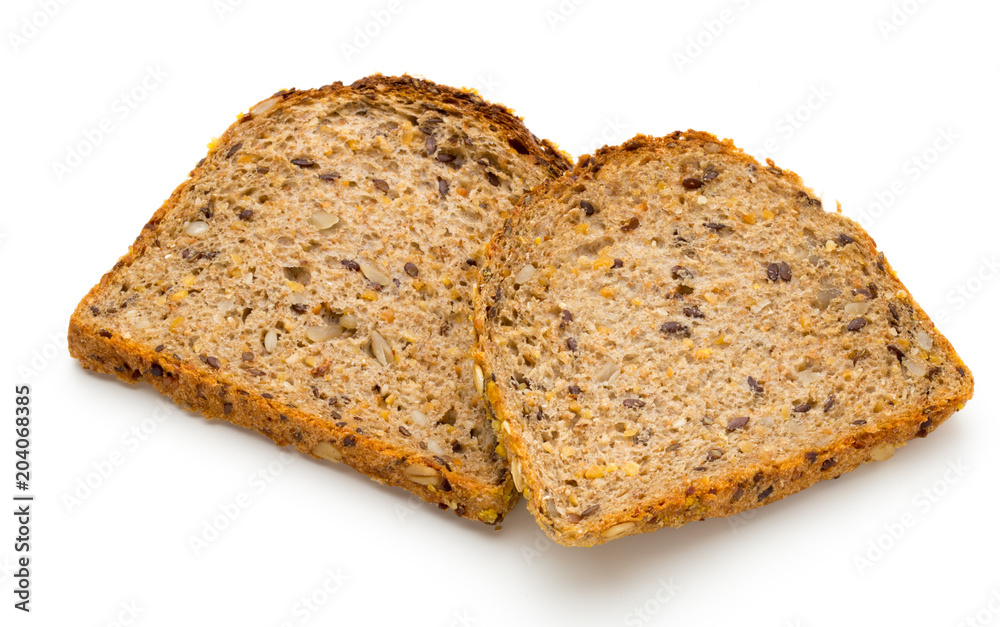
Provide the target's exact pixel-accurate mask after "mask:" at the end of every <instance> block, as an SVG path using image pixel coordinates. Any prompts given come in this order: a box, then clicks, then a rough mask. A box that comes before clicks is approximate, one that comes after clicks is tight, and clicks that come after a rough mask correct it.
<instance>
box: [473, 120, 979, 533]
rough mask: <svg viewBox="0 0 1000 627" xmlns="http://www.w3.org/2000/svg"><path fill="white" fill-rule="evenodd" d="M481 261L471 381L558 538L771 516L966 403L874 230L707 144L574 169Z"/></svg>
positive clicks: (941, 342)
mask: <svg viewBox="0 0 1000 627" xmlns="http://www.w3.org/2000/svg"><path fill="white" fill-rule="evenodd" d="M486 257H487V260H486V265H485V266H484V268H483V269H482V272H481V277H482V279H481V283H480V286H479V289H478V291H477V297H476V298H477V301H476V330H477V332H478V335H479V353H478V355H477V367H478V368H479V370H477V371H476V372H475V375H476V377H477V384H478V385H479V387H480V388H481V389H482V391H483V393H484V396H485V398H486V400H487V403H488V410H489V411H490V412H491V414H492V416H493V418H494V421H493V424H494V426H495V429H496V430H497V432H498V434H499V439H500V443H501V445H502V446H503V447H504V449H505V450H506V454H507V455H508V456H509V457H510V459H511V472H512V474H513V476H514V481H515V484H516V486H517V488H518V489H519V490H523V492H524V495H525V498H526V500H527V504H528V507H529V509H530V510H531V512H532V514H533V515H534V516H535V517H536V518H537V520H538V522H539V523H540V525H541V526H542V528H543V529H544V530H545V532H546V533H547V534H548V535H549V536H551V537H552V538H553V539H554V540H556V541H558V542H560V543H562V544H566V545H581V546H589V545H594V544H600V543H603V542H606V541H608V540H611V539H614V538H618V537H622V536H626V535H631V534H636V533H642V532H647V531H651V530H655V529H657V528H660V527H663V526H679V525H681V524H684V523H686V522H689V521H692V520H699V519H704V518H707V517H712V516H726V515H730V514H735V513H737V512H741V511H744V510H747V509H751V508H754V507H758V506H760V505H763V504H766V503H770V502H773V501H776V500H778V499H781V498H783V497H785V496H788V495H789V494H792V493H794V492H797V491H799V490H801V489H803V488H805V487H807V486H809V485H812V484H814V483H816V482H817V481H820V480H822V479H828V478H835V477H837V476H839V475H841V474H842V473H844V472H847V471H849V470H852V469H853V468H855V467H857V466H858V465H859V464H861V463H863V462H867V461H880V460H885V459H888V458H889V457H891V456H892V454H893V452H894V450H895V449H896V448H897V447H899V446H902V445H903V444H904V443H906V442H907V441H908V440H910V439H911V438H914V437H923V436H925V435H927V433H929V432H930V431H932V430H934V429H935V428H937V427H938V426H939V425H940V424H941V422H942V421H944V420H945V419H946V418H947V417H948V416H949V415H951V414H952V413H953V412H954V411H956V410H957V409H959V408H961V407H962V405H963V404H964V403H965V402H966V401H967V400H968V399H969V398H971V396H972V391H973V378H972V374H971V373H970V372H969V370H968V369H967V368H966V367H965V365H964V364H963V363H962V361H961V360H960V359H959V357H958V355H957V354H956V353H955V351H954V349H953V348H952V346H951V344H950V343H949V342H948V340H947V339H946V338H945V337H944V336H943V335H941V334H940V333H939V332H938V331H937V330H936V329H935V328H934V325H933V323H932V322H931V321H930V319H929V318H928V316H927V315H926V314H925V313H924V311H923V310H922V309H921V308H920V307H919V306H918V305H917V303H916V302H915V301H914V300H913V297H912V296H911V295H910V293H909V292H908V291H907V289H906V288H905V287H904V286H903V284H902V283H901V282H900V281H899V280H898V279H897V278H896V275H895V273H894V272H893V270H892V269H891V267H890V266H889V263H888V262H887V261H886V260H885V257H884V255H883V254H882V253H880V252H878V251H877V250H876V247H875V242H874V241H873V240H872V239H871V237H869V236H868V234H867V233H865V232H864V231H863V230H862V229H861V227H860V226H858V225H857V224H856V223H854V222H852V221H851V220H849V219H847V218H844V217H843V216H841V215H839V213H831V212H827V211H824V210H823V208H822V206H821V203H820V201H819V200H818V199H817V198H816V197H815V194H814V192H812V191H811V190H810V189H808V188H806V187H805V186H804V185H803V183H802V181H801V179H800V178H799V177H798V176H797V175H796V174H794V173H793V172H790V171H788V170H782V169H780V168H778V167H776V166H774V165H773V163H771V162H770V161H768V163H767V164H766V165H762V164H760V163H758V162H756V161H755V160H754V159H753V158H751V157H749V156H748V155H746V154H744V153H743V152H742V151H741V150H739V149H737V148H736V147H735V146H734V145H733V144H732V142H730V141H728V140H720V139H717V138H716V137H714V136H712V135H709V134H707V133H701V132H695V131H688V132H686V133H682V132H676V133H674V134H672V135H670V136H667V137H663V138H650V137H645V136H638V137H636V138H634V139H632V140H630V141H628V142H626V143H625V144H624V145H622V146H620V147H615V148H604V149H601V150H599V151H598V152H597V153H596V154H595V155H594V156H593V157H589V156H587V157H583V158H581V160H580V162H579V163H578V165H577V166H576V168H575V169H574V170H573V171H572V172H570V173H567V174H566V175H564V176H563V177H561V178H560V179H558V180H556V181H555V182H552V183H546V184H544V185H543V186H541V187H539V188H538V189H536V190H534V191H533V192H532V194H531V195H530V197H525V198H524V199H523V201H522V205H521V206H520V207H519V208H518V210H517V212H516V214H515V216H514V217H513V218H512V219H510V220H507V222H506V224H505V226H504V228H503V229H502V231H501V232H500V233H498V234H497V235H496V237H495V238H494V239H493V240H492V241H491V243H490V244H489V245H488V247H487V253H486Z"/></svg>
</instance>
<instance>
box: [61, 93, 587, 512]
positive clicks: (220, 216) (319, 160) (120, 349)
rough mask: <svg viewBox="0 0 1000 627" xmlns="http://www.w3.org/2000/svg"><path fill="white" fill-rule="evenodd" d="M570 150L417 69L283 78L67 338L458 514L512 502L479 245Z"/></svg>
mask: <svg viewBox="0 0 1000 627" xmlns="http://www.w3.org/2000/svg"><path fill="white" fill-rule="evenodd" d="M569 167H570V164H569V162H567V161H566V159H565V158H564V157H563V155H562V154H561V153H560V152H559V151H558V150H557V149H556V148H555V147H554V146H552V145H551V144H550V143H549V142H547V141H543V140H539V139H538V138H536V137H535V136H533V135H532V134H531V133H530V132H528V131H527V129H525V128H524V126H523V125H522V123H521V121H520V119H519V118H517V117H515V116H514V115H513V114H511V113H510V112H509V111H508V110H507V109H505V108H503V107H501V106H498V105H493V104H490V103H487V102H485V101H483V100H482V99H481V98H480V97H479V96H477V95H475V94H473V93H470V92H466V91H461V90H456V89H452V88H448V87H444V86H441V85H435V84H434V83H431V82H428V81H423V80H418V79H413V78H409V77H400V78H397V77H385V76H372V77H368V78H365V79H362V80H360V81H358V82H356V83H355V84H353V85H351V86H344V85H341V84H339V83H337V84H333V85H329V86H327V87H323V88H319V89H312V90H306V91H296V90H287V91H282V92H279V93H277V94H275V95H274V96H273V97H271V98H268V99H266V100H264V101H262V102H260V103H258V104H257V105H256V106H254V107H253V108H252V109H251V110H250V112H249V113H247V114H245V115H243V116H242V117H240V119H239V120H238V121H237V122H236V123H235V124H233V125H232V126H231V127H230V128H229V129H228V130H227V131H226V132H225V133H224V134H223V135H222V137H221V138H219V139H218V140H217V142H215V143H214V145H213V146H212V147H210V151H209V153H208V156H207V157H206V158H205V159H203V160H202V162H200V163H199V164H198V166H197V167H196V168H195V169H194V170H193V171H192V172H191V173H190V175H189V177H188V179H187V180H186V181H185V182H184V183H182V184H181V185H180V186H179V187H178V188H177V189H176V190H175V191H174V193H173V194H172V196H171V197H170V198H169V199H168V200H167V202H166V203H165V204H164V205H163V207H161V208H160V209H159V211H157V212H156V213H155V214H154V215H153V217H152V218H151V219H150V220H149V222H148V224H146V226H145V228H144V229H143V231H142V233H141V234H140V235H139V237H138V238H137V239H136V241H135V243H134V244H133V245H132V247H131V249H130V250H129V252H128V254H127V255H125V256H124V257H122V259H121V260H120V261H119V262H118V263H117V264H116V265H115V267H114V269H113V270H111V271H110V272H109V273H107V274H106V275H105V276H104V277H103V278H102V279H101V282H100V283H99V284H98V285H97V286H95V287H94V288H93V289H92V290H91V291H90V293H89V294H88V295H87V296H86V297H85V298H84V299H83V300H82V301H81V302H80V305H79V307H78V308H77V310H76V312H75V313H74V314H73V316H72V318H71V321H70V328H69V346H70V352H71V353H72V355H73V356H74V357H76V358H77V359H79V360H80V361H81V362H82V364H83V365H84V366H85V367H87V368H90V369H93V370H96V371H99V372H105V373H109V374H113V375H115V376H117V377H119V378H120V379H122V380H124V381H127V382H130V383H135V382H139V381H145V382H148V383H150V384H152V385H153V386H154V387H155V388H156V389H157V390H159V391H160V392H162V393H164V394H166V395H168V396H170V397H172V398H173V399H174V400H175V401H177V402H178V403H179V404H180V405H182V406H184V407H186V408H189V409H191V410H193V411H197V412H201V413H202V414H204V415H205V416H206V417H208V418H218V419H225V420H228V421H230V422H233V423H236V424H239V425H242V426H244V427H248V428H251V429H254V430H256V431H258V432H260V433H262V434H264V435H266V436H268V437H270V438H272V439H273V440H274V441H275V442H276V443H278V444H279V445H282V446H283V445H287V444H292V445H293V446H295V447H296V448H297V449H299V450H300V451H302V452H304V453H308V454H312V455H314V456H319V457H323V458H326V459H329V460H332V461H343V462H345V463H347V464H348V465H350V466H352V467H354V468H355V469H357V470H358V471H360V472H363V473H365V474H368V475H370V476H371V477H372V478H373V479H375V480H377V481H379V482H382V483H387V484H391V485H397V486H401V487H404V488H406V489H408V490H410V491H412V492H414V493H415V494H417V495H418V496H420V497H421V498H423V499H425V500H427V501H431V502H434V503H437V504H438V506H439V507H441V508H442V509H450V510H452V511H454V512H455V513H456V514H458V515H459V516H464V517H467V518H471V519H476V520H481V521H483V522H485V523H488V524H497V523H499V522H500V521H501V520H502V518H503V515H504V514H505V513H506V512H507V511H509V509H510V508H511V506H512V505H513V504H514V502H516V499H517V493H516V492H515V490H514V489H513V485H512V482H511V479H510V474H509V472H508V470H507V467H506V463H505V461H504V460H503V459H501V458H500V457H499V456H498V455H497V453H496V450H495V449H496V444H497V442H496V438H495V436H494V434H493V432H492V430H491V428H490V426H489V424H488V422H487V420H486V419H485V412H484V408H483V406H482V404H481V403H480V401H479V398H478V395H477V394H476V392H475V389H474V388H473V387H472V385H471V378H472V368H473V365H472V347H473V341H474V336H473V333H472V324H471V314H472V291H473V283H474V281H475V278H476V273H477V270H478V266H479V265H480V264H481V263H482V253H483V245H484V243H485V241H486V239H487V238H488V237H489V235H490V234H492V233H493V232H494V230H495V229H496V227H497V226H498V225H499V224H501V223H502V219H503V218H504V217H506V216H507V215H508V213H509V211H510V210H511V208H512V206H513V204H514V203H515V202H516V201H517V200H518V199H519V197H520V196H521V195H522V194H523V193H524V192H525V191H526V190H528V189H530V188H531V187H532V186H534V185H537V184H538V183H540V182H541V181H542V180H544V179H545V178H551V177H555V176H558V175H559V174H560V173H561V172H562V171H564V170H566V169H568V168H569Z"/></svg>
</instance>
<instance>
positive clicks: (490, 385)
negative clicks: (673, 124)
mask: <svg viewBox="0 0 1000 627" xmlns="http://www.w3.org/2000/svg"><path fill="white" fill-rule="evenodd" d="M678 142H693V143H697V144H700V145H704V144H706V143H713V144H716V145H718V146H719V148H720V149H719V152H720V153H721V154H724V155H726V156H728V157H730V158H733V159H737V160H739V161H742V162H743V163H744V164H745V165H747V166H753V167H756V168H758V169H759V170H760V173H761V176H768V177H771V179H770V180H767V181H765V183H766V184H777V185H785V184H787V185H792V186H795V187H799V188H804V185H803V183H802V180H801V178H800V177H799V176H798V175H797V174H795V173H794V172H792V171H790V170H784V169H781V168H777V167H776V166H775V165H774V164H773V162H771V161H770V160H768V161H767V164H766V165H762V164H760V163H759V162H757V160H756V159H754V158H753V157H751V156H750V155H747V154H746V153H744V152H743V151H742V150H741V149H739V148H737V147H736V146H735V145H734V144H733V142H732V141H731V140H728V139H719V138H717V137H715V136H714V135H712V134H710V133H705V132H700V131H693V130H688V131H686V132H682V131H676V132H674V133H672V134H671V135H667V136H665V137H648V136H645V135H638V136H636V137H634V138H632V139H630V140H629V141H627V142H625V143H624V144H622V145H621V146H616V147H607V146H605V147H604V148H601V149H599V150H598V151H596V152H595V154H594V155H593V156H590V155H584V156H582V157H581V158H580V160H579V161H578V162H577V164H576V166H575V167H574V169H573V170H572V171H570V172H567V173H566V175H564V176H563V177H561V178H559V179H557V180H554V181H546V182H545V183H543V184H541V185H539V186H537V187H536V188H535V189H534V190H532V193H531V195H530V196H526V197H525V198H523V199H522V200H521V202H520V203H519V204H518V206H517V208H516V209H515V213H514V216H513V217H512V218H511V219H510V220H508V221H507V224H506V225H505V228H504V229H502V230H501V231H500V232H498V233H497V234H496V235H495V236H494V237H493V238H492V239H491V241H490V242H489V243H488V245H487V247H486V263H485V265H484V272H489V268H491V267H493V265H494V263H493V261H494V260H496V259H498V258H500V257H502V256H503V255H505V254H506V253H509V252H510V250H509V248H510V247H511V246H513V245H514V243H513V242H511V241H510V240H509V239H508V238H507V237H505V235H506V234H509V233H510V232H511V224H512V223H513V222H515V221H518V220H530V219H532V216H530V215H529V213H530V212H531V211H532V210H533V209H534V208H535V207H536V206H537V204H536V203H535V202H534V201H535V200H536V199H538V198H540V197H550V198H558V197H560V196H561V195H562V194H563V193H564V192H565V191H566V190H567V189H568V188H570V187H572V186H574V185H577V184H578V182H585V181H586V180H588V179H593V178H595V177H597V176H599V173H600V171H601V170H602V169H603V167H604V166H606V165H607V164H609V163H614V162H616V161H624V160H625V159H626V157H625V155H627V154H628V153H632V152H635V151H651V152H655V151H657V150H661V149H663V148H668V147H672V146H674V145H675V144H676V143H678ZM806 189H807V188H806ZM807 191H811V190H808V189H807ZM841 219H842V220H844V222H845V224H846V225H847V226H848V227H849V228H850V229H851V230H850V231H849V232H850V234H851V235H852V236H854V237H855V239H856V241H857V242H858V243H859V244H862V245H863V246H864V247H865V249H866V252H867V254H868V256H869V258H871V259H877V260H878V263H879V264H882V265H883V267H884V268H885V270H886V274H887V276H888V277H889V280H891V281H892V282H893V283H894V284H895V286H896V288H897V290H900V291H903V292H906V296H907V299H908V300H909V302H910V303H911V304H912V306H913V311H914V313H913V316H914V317H915V318H916V319H917V320H919V322H920V323H921V324H922V325H923V327H924V328H926V329H930V330H931V334H932V336H933V338H934V342H935V344H937V343H940V345H941V346H942V347H944V352H945V353H946V355H947V360H948V361H949V362H952V363H954V364H957V366H958V367H957V371H958V372H959V373H962V374H961V380H960V385H959V386H958V392H957V393H956V394H955V395H954V396H952V397H950V398H946V399H943V400H941V401H939V402H937V403H935V404H932V405H929V406H927V407H925V408H924V409H923V411H922V412H921V413H917V414H912V415H905V416H900V417H898V418H897V419H895V420H893V421H891V422H889V421H887V422H883V423H881V424H880V425H879V426H878V429H877V430H876V431H872V432H868V433H865V434H864V435H861V436H858V435H849V436H845V437H841V438H840V439H838V440H835V441H833V442H831V443H830V444H829V445H827V446H825V447H820V448H817V449H816V450H815V451H812V452H811V453H810V454H809V455H807V456H799V457H797V458H787V459H785V460H783V461H781V462H780V463H777V464H771V465H763V464H755V465H748V466H746V467H744V468H741V469H740V471H739V472H738V473H733V474H731V475H729V476H727V477H725V478H723V479H716V480H714V481H713V480H711V479H696V480H692V481H690V483H689V486H688V488H687V491H686V493H684V494H667V495H655V496H651V497H647V498H645V499H642V500H639V501H636V502H635V504H634V506H633V507H632V508H631V509H629V510H628V511H624V512H619V513H618V514H617V515H616V516H613V517H610V518H609V517H605V518H603V519H602V520H600V521H595V522H591V521H590V520H588V519H584V520H583V521H581V522H579V523H578V524H572V525H570V524H567V523H566V522H565V520H564V519H561V520H560V521H559V522H558V523H557V522H555V521H553V520H552V519H551V518H549V517H548V516H547V515H546V514H545V509H544V504H543V503H542V500H541V498H540V494H541V493H542V490H540V489H539V486H540V485H541V483H540V481H541V480H540V477H539V476H538V475H537V473H535V472H534V471H533V469H532V466H531V465H519V467H518V468H517V469H516V470H513V471H514V472H516V473H517V474H520V475H521V477H520V481H519V483H522V484H523V486H524V488H525V489H524V492H525V498H526V500H527V502H528V503H527V505H528V508H529V509H530V510H531V512H532V514H533V515H534V516H535V518H536V519H537V520H538V523H539V525H540V526H541V527H542V529H543V530H544V531H545V533H546V534H547V535H548V536H549V537H550V538H552V539H553V540H555V541H556V542H559V543H560V544H564V545H566V546H594V545H597V544H602V543H604V542H607V541H608V540H611V539H615V538H618V537H623V536H626V535H633V534H637V533H645V532H648V531H653V530H656V529H659V528H661V527H679V526H681V525H683V524H685V523H687V522H691V521H694V520H704V519H705V518H710V517H719V516H730V515H733V514H736V513H739V512H742V511H745V510H748V509H752V508H755V507H759V506H760V505H765V504H767V503H772V502H774V501H777V500H780V499H782V498H784V497H786V496H789V495H791V494H794V493H795V492H798V491H800V490H802V489H804V488H807V487H809V486H811V485H813V484H815V483H817V482H818V481H821V480H823V479H832V478H837V477H839V476H840V475H842V474H843V473H845V472H849V471H851V470H853V469H854V468H856V467H857V466H859V465H860V464H861V463H863V462H866V461H872V457H871V455H872V449H873V447H876V446H879V445H885V444H892V445H895V446H901V445H903V444H904V443H906V442H907V441H909V440H911V439H913V438H915V437H924V436H926V435H927V434H928V433H930V432H931V431H933V430H934V429H936V428H937V427H938V426H939V425H940V424H941V423H942V422H944V421H945V420H946V419H947V418H948V417H949V416H951V415H952V414H953V413H954V412H955V411H957V410H959V409H961V408H962V407H963V406H964V404H965V403H966V402H967V401H968V400H969V399H970V398H971V397H972V394H973V387H974V381H973V377H972V373H971V372H970V371H969V370H968V368H967V367H966V366H965V365H964V363H963V362H962V360H961V359H960V358H959V356H958V354H957V353H956V352H955V349H954V347H953V346H952V345H951V343H950V342H949V341H948V340H947V338H945V337H944V335H942V334H941V333H940V332H938V331H937V329H936V328H935V327H934V324H933V322H932V321H931V320H930V318H929V317H928V315H927V314H926V313H925V312H924V311H923V309H922V308H920V306H919V305H918V304H917V303H916V301H914V300H913V299H912V297H911V296H910V295H909V292H908V290H906V287H905V286H904V285H903V284H902V283H901V282H900V281H899V279H898V278H897V277H896V273H895V272H894V271H893V270H892V268H891V267H890V266H889V263H888V262H887V261H886V260H885V258H884V256H883V255H882V254H880V253H879V252H878V250H877V248H876V244H875V241H874V240H873V239H872V238H871V236H869V235H868V234H867V233H866V232H865V231H864V230H863V229H862V228H861V227H860V226H859V225H857V224H856V223H855V222H853V221H851V220H849V219H848V218H845V217H843V216H841ZM486 278H488V277H484V282H485V279H486ZM475 308H476V315H475V321H474V322H475V328H476V333H477V335H478V346H477V351H476V356H475V359H476V363H477V364H479V366H480V367H481V369H482V371H483V378H484V380H485V384H484V390H483V397H484V401H485V403H486V406H487V411H488V412H489V413H490V415H491V417H493V419H494V422H493V424H494V427H495V429H496V431H497V435H498V438H499V440H500V443H501V444H502V446H503V447H504V448H505V449H506V451H507V455H508V458H509V459H511V460H512V462H511V463H512V466H513V465H514V464H516V463H517V462H516V460H518V459H524V458H525V457H526V456H527V455H528V454H529V453H528V447H527V443H526V441H525V439H524V438H523V437H521V432H520V430H518V429H509V428H506V427H507V423H508V422H509V423H511V424H513V422H514V420H515V419H516V416H517V413H516V412H515V411H514V409H513V408H511V407H508V406H507V404H506V402H505V400H504V395H503V394H501V391H500V389H499V388H498V386H497V384H496V376H495V374H494V372H493V368H492V366H491V364H490V363H489V362H488V361H487V360H486V354H487V352H488V351H487V350H486V344H485V343H486V342H487V341H488V340H487V339H486V334H485V333H484V330H485V328H486V314H485V310H486V307H485V298H484V295H483V293H482V290H481V289H477V290H476V297H475ZM813 453H815V454H813ZM824 462H825V463H824ZM598 525H599V526H598ZM609 531H611V532H612V533H609Z"/></svg>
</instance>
